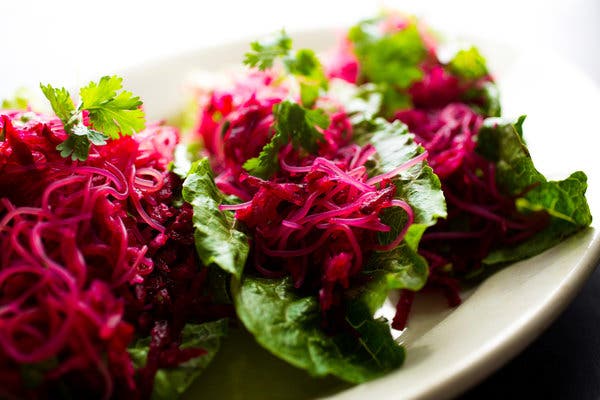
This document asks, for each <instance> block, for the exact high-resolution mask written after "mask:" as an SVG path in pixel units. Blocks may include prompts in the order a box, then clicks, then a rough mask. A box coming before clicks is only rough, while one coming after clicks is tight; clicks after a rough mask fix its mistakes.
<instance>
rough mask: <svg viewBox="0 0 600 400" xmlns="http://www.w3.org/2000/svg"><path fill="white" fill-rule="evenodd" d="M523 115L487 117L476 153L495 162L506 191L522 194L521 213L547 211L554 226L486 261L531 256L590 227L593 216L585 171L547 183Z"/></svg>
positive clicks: (519, 203) (499, 250)
mask: <svg viewBox="0 0 600 400" xmlns="http://www.w3.org/2000/svg"><path fill="white" fill-rule="evenodd" d="M523 119H524V118H523V117H522V118H520V119H519V120H518V121H517V123H516V124H513V123H511V122H509V121H505V120H502V119H498V118H488V119H486V120H485V122H484V126H483V127H482V128H481V131H480V133H479V139H478V146H477V151H478V152H479V153H481V154H482V155H483V156H485V157H486V158H488V159H489V160H491V161H494V162H495V163H496V169H497V173H496V174H497V175H496V181H497V183H498V185H499V187H500V189H501V190H502V191H503V192H504V193H509V194H511V195H514V196H517V195H519V194H521V193H524V192H525V193H524V194H523V195H521V196H520V197H519V198H517V200H516V201H517V206H518V207H519V209H520V210H521V211H522V212H530V211H541V210H543V211H546V212H547V213H548V214H549V216H550V218H551V220H550V225H549V226H548V227H546V228H545V229H544V230H542V231H541V232H538V233H537V234H536V235H534V236H533V237H531V238H529V239H528V240H526V241H524V242H522V243H519V244H517V245H516V246H510V247H500V248H497V249H495V250H493V251H492V252H491V253H490V254H489V255H488V256H487V257H486V258H485V259H484V263H485V264H487V265H491V264H500V263H507V262H513V261H517V260H520V259H523V258H527V257H531V256H533V255H536V254H539V253H541V252H542V251H544V250H546V249H548V248H550V247H552V246H554V245H556V244H558V243H559V242H561V241H562V240H563V239H564V238H565V237H567V236H569V235H572V234H573V233H575V232H576V231H578V230H581V229H583V228H585V227H587V226H588V225H589V224H590V223H591V222H592V215H591V213H590V209H589V206H588V204H587V201H586V199H585V191H586V189H587V178H586V175H585V174H584V173H583V172H581V171H577V172H574V173H573V174H571V175H570V176H569V177H568V178H566V179H565V180H562V181H548V180H546V178H545V177H544V176H543V175H542V174H541V173H540V172H539V171H538V170H537V169H536V168H535V166H534V165H533V161H532V159H531V156H530V155H529V151H528V150H527V147H526V146H525V143H524V142H523V139H522V124H523Z"/></svg>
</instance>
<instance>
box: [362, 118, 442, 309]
mask: <svg viewBox="0 0 600 400" xmlns="http://www.w3.org/2000/svg"><path fill="white" fill-rule="evenodd" d="M356 128H357V129H355V131H356V135H357V136H356V140H357V141H358V142H359V143H360V144H366V143H370V144H371V145H373V146H374V147H375V149H376V150H377V153H376V155H375V164H373V165H371V166H370V168H369V174H370V176H375V175H379V174H384V173H387V172H390V171H393V170H395V169H396V168H397V167H399V166H401V165H403V164H405V163H407V162H408V161H410V160H412V159H413V158H415V157H416V156H418V155H419V154H422V153H423V151H424V150H423V148H422V147H421V146H419V145H418V144H417V143H416V142H415V141H414V136H413V135H412V134H411V133H409V132H408V128H407V127H406V125H405V124H403V123H402V122H400V121H394V122H392V123H390V122H388V121H386V120H384V119H382V118H377V119H375V120H372V121H365V122H363V123H362V124H361V125H360V126H357V127H356ZM393 182H394V184H395V185H396V195H395V197H396V198H399V199H402V200H404V201H406V202H407V203H408V204H409V205H410V206H411V208H412V210H413V213H414V218H415V219H414V222H413V224H412V225H411V226H410V228H409V229H408V232H407V233H406V235H405V237H404V240H403V241H402V243H401V244H400V246H398V247H396V248H395V249H392V250H391V251H388V252H375V253H373V254H372V255H371V256H370V257H369V259H368V260H367V261H366V263H365V266H364V267H363V272H364V273H365V274H367V275H368V276H369V277H370V281H369V283H368V284H367V285H366V286H365V287H364V288H362V289H359V290H360V291H362V292H363V296H364V298H365V301H366V303H367V304H368V305H369V307H370V308H371V309H372V310H375V309H377V308H379V307H380V306H381V305H382V304H383V301H384V300H385V298H386V296H387V294H388V293H389V291H390V290H392V289H408V290H413V291H417V290H420V289H421V288H422V287H423V285H424V284H425V282H426V281H427V276H428V267H427V262H426V260H425V259H424V258H423V257H421V256H420V255H419V254H418V253H417V249H418V245H419V241H420V240H421V236H422V235H423V232H424V231H425V229H427V228H428V227H430V226H432V225H434V224H435V223H436V222H437V220H438V218H444V217H446V202H445V200H444V195H443V193H442V188H441V183H440V180H439V178H438V177H437V175H435V174H434V172H433V170H432V169H431V168H430V167H429V166H428V165H427V163H426V162H420V163H417V164H415V165H414V166H412V167H410V168H407V169H405V170H403V171H401V172H400V173H399V174H398V175H397V176H396V177H395V178H394V179H393ZM407 217H408V215H407V214H406V212H405V211H404V210H402V209H401V208H399V207H394V208H390V209H387V210H385V211H384V213H382V216H381V221H382V222H383V223H384V224H386V225H388V226H390V227H392V230H391V231H390V232H386V233H380V234H379V241H380V243H382V244H388V243H391V242H392V241H393V240H394V239H395V238H396V237H397V236H398V234H399V233H400V231H401V230H402V229H403V227H404V226H405V225H406V223H407Z"/></svg>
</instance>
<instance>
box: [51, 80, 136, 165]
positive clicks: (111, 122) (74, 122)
mask: <svg viewBox="0 0 600 400" xmlns="http://www.w3.org/2000/svg"><path fill="white" fill-rule="evenodd" d="M122 81H123V79H122V78H119V77H117V76H110V77H109V76H104V77H102V78H101V79H100V81H98V83H95V82H90V84H89V85H88V86H86V87H84V88H82V89H81V90H80V96H81V104H80V105H79V107H77V108H75V104H74V103H73V100H72V98H71V94H70V93H69V91H68V90H67V89H65V88H55V87H53V86H52V85H45V86H44V85H43V84H40V88H41V89H42V92H43V93H44V96H46V98H47V99H48V101H49V102H50V106H51V107H52V110H53V111H54V113H55V114H56V116H57V117H58V118H59V119H60V120H61V121H62V123H63V125H64V129H65V132H66V133H67V134H68V135H69V137H68V138H67V139H66V140H65V141H64V142H62V143H60V144H59V145H58V146H56V149H57V150H58V151H60V155H61V156H62V157H65V158H66V157H71V159H72V160H80V161H84V160H86V159H87V157H88V155H89V150H90V145H91V144H94V145H96V146H102V145H105V144H106V140H107V139H109V137H110V138H113V139H118V138H119V133H121V134H123V135H131V134H133V133H134V132H137V131H141V130H142V129H144V122H145V120H144V112H143V111H142V110H141V109H140V108H139V107H140V106H141V105H142V102H141V101H140V99H139V97H137V96H135V97H134V96H133V95H132V94H131V92H128V91H121V89H122ZM119 91H120V92H119ZM84 110H85V111H88V115H89V119H90V123H91V125H92V126H93V127H94V128H95V129H92V128H90V127H88V126H86V125H84V124H83V116H82V111H84Z"/></svg>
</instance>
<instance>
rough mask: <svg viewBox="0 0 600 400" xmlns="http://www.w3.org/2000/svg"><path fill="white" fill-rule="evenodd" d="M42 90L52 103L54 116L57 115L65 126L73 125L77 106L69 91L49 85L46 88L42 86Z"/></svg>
mask: <svg viewBox="0 0 600 400" xmlns="http://www.w3.org/2000/svg"><path fill="white" fill-rule="evenodd" d="M40 88H41V89H42V92H43V93H44V96H46V98H47V99H48V101H49V102H50V106H51V107H52V110H53V111H54V114H56V116H57V117H58V118H59V119H60V120H61V121H62V123H63V124H64V125H69V124H72V121H71V117H73V114H75V105H74V104H73V100H72V99H71V95H70V94H69V92H68V91H67V89H65V88H55V87H52V85H49V84H48V85H46V86H44V85H42V84H40ZM65 129H67V128H65Z"/></svg>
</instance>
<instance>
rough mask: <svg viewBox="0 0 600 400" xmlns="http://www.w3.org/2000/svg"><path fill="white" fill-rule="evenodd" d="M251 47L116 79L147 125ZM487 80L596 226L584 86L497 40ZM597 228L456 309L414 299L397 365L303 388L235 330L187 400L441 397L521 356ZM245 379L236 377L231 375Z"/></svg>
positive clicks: (327, 42) (298, 375)
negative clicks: (576, 183) (571, 183)
mask: <svg viewBox="0 0 600 400" xmlns="http://www.w3.org/2000/svg"><path fill="white" fill-rule="evenodd" d="M293 36H294V39H295V45H296V47H311V48H313V49H315V50H317V51H324V50H327V49H329V48H331V47H332V46H333V44H334V42H335V39H336V37H337V34H336V31H335V30H315V31H310V32H304V33H301V34H297V35H293ZM249 42H250V40H245V41H242V42H239V43H234V44H229V45H225V46H219V47H215V48H209V49H204V50H200V51H197V52H194V53H189V54H183V55H181V56H178V57H174V58H169V59H164V60H160V61H156V62H154V63H149V64H145V65H143V66H141V67H139V68H137V69H133V70H130V71H127V72H126V73H125V86H126V87H127V88H129V89H131V90H132V91H133V92H134V93H136V94H139V95H140V96H141V97H142V98H143V99H144V103H145V107H146V111H147V113H148V116H149V117H150V118H164V117H167V116H170V115H173V114H174V113H176V112H177V111H178V110H180V108H181V107H182V106H183V104H184V100H185V97H186V95H185V87H186V85H187V83H188V82H189V81H190V79H191V77H193V76H194V74H195V73H196V72H197V71H201V70H203V71H209V72H210V71H219V70H221V69H223V68H226V67H230V66H232V65H239V63H240V62H241V60H242V57H243V54H244V52H245V51H246V50H247V49H248V43H249ZM478 44H479V45H480V48H481V49H482V51H483V53H484V54H486V55H487V57H488V60H489V62H490V64H491V67H492V70H493V71H494V72H495V73H496V77H497V79H498V81H499V84H500V88H501V93H502V95H503V105H504V110H505V113H504V114H505V115H508V116H516V115H518V114H520V113H527V114H528V115H529V117H528V120H527V122H526V124H525V137H526V139H527V140H528V142H529V144H530V150H531V152H532V155H533V158H534V161H535V162H536V165H537V166H538V168H540V169H541V170H542V172H543V173H545V174H547V175H549V176H550V177H552V178H556V179H559V178H564V177H565V176H567V175H568V173H570V172H571V171H574V170H576V169H582V170H584V171H585V172H586V173H587V174H588V177H589V184H590V189H589V190H588V199H589V202H590V206H591V209H592V213H593V215H594V217H595V218H599V217H600V214H599V211H600V207H599V206H600V205H599V204H598V202H597V199H598V197H597V196H596V193H595V192H597V190H596V189H597V188H598V187H599V184H600V180H599V178H598V171H597V169H596V167H595V166H594V160H595V158H594V157H596V154H595V153H596V151H597V149H595V148H594V146H593V145H590V140H589V137H590V136H591V134H592V133H593V134H596V135H597V134H598V133H600V132H591V131H590V128H589V125H591V120H592V119H593V117H595V116H596V115H597V113H598V111H599V110H600V92H599V91H598V89H597V88H596V87H595V86H594V84H593V82H592V81H591V80H589V79H587V78H586V77H585V76H583V75H582V74H581V73H580V72H579V71H577V70H576V69H575V68H574V67H572V66H571V65H569V64H568V62H565V61H564V60H561V59H559V58H558V57H556V56H554V55H553V54H551V53H550V52H546V51H540V50H538V51H536V52H535V53H532V52H528V53H526V54H524V53H518V52H516V51H514V50H512V49H511V48H509V47H506V46H501V45H499V44H497V43H478ZM598 236H599V235H598V231H596V230H595V229H593V228H590V229H588V230H586V231H584V232H581V233H580V234H578V235H576V236H574V237H572V238H569V239H568V240H566V241H564V242H563V243H561V244H560V245H558V246H556V247H555V248H553V249H550V250H549V251H546V252H545V253H543V254H540V255H538V256H537V257H534V258H531V259H529V260H525V261H522V262H519V263H516V264H514V265H512V266H510V267H508V268H506V269H504V270H502V271H500V272H498V273H496V274H494V275H493V276H491V277H490V278H488V279H487V280H485V281H484V282H483V283H482V284H480V285H479V286H478V287H476V288H474V289H473V290H472V291H470V292H469V293H464V295H465V297H468V298H467V299H466V300H465V301H464V303H463V304H462V305H461V306H460V307H458V308H456V309H448V308H447V307H445V305H444V304H443V302H440V301H436V299H431V298H425V299H424V298H422V297H421V298H419V299H418V301H417V304H416V308H415V310H414V312H413V314H412V319H411V320H410V325H409V328H408V330H407V331H406V332H405V333H404V334H403V335H402V336H401V337H400V341H402V342H403V343H404V344H405V346H406V348H407V359H406V363H405V364H404V365H403V366H402V368H400V369H398V370H397V371H394V372H393V373H390V374H388V375H386V376H385V377H383V378H380V379H378V380H375V381H372V382H369V383H366V384H362V385H359V386H355V387H350V388H348V387H347V386H344V385H340V383H339V382H338V381H336V380H333V379H313V378H309V377H307V376H306V375H305V374H304V373H303V372H301V371H298V370H295V369H294V368H292V367H289V366H287V365H286V364H284V363H282V362H280V361H278V360H276V359H275V358H274V357H272V356H270V355H269V354H267V353H266V352H265V351H263V350H262V349H259V348H257V347H256V346H254V345H253V343H252V341H251V339H249V338H248V337H247V336H246V335H244V334H243V333H240V332H237V333H234V335H233V336H234V337H233V338H232V339H230V340H229V341H228V342H225V346H224V348H223V350H222V352H221V354H219V355H218V356H217V359H216V361H215V363H214V365H211V366H209V368H208V371H207V372H206V373H205V374H204V375H203V376H202V377H201V378H200V380H199V381H198V382H197V383H196V384H195V385H194V386H193V387H192V389H191V390H190V393H188V395H189V396H188V397H190V398H193V397H196V396H195V394H197V395H198V396H201V397H203V398H239V399H241V398H261V399H268V398H311V397H322V396H325V395H329V396H331V398H335V399H364V398H367V397H368V398H373V399H392V398H393V399H396V398H426V399H440V398H449V397H452V396H455V395H457V394H459V393H461V392H462V391H464V390H465V389H467V388H468V387H470V386H472V385H474V384H475V383H477V382H478V381H480V380H481V379H483V378H484V377H485V376H487V375H488V374H490V373H491V372H492V371H494V370H495V369H497V368H498V367H500V366H501V365H502V364H504V363H505V362H506V361H508V360H509V359H510V358H511V357H513V356H514V355H516V354H517V353H518V352H519V351H521V350H522V349H523V348H524V347H525V346H526V345H527V344H529V343H530V342H531V341H532V340H533V339H534V338H535V337H536V336H537V335H539V334H540V333H541V332H542V331H543V330H544V329H545V328H546V327H547V326H548V325H549V324H550V322H551V321H552V320H553V319H554V318H555V317H556V316H557V315H558V314H559V313H560V312H561V311H562V310H563V309H564V308H565V307H566V305H567V304H568V303H569V302H570V301H571V299H572V298H573V296H574V295H575V294H576V293H577V291H578V290H579V288H580V287H581V285H582V284H583V283H584V281H585V280H586V278H587V277H588V276H589V275H590V273H591V272H592V271H593V269H594V267H595V265H596V263H597V260H598V257H599V255H600V239H599V237H598ZM240 371H244V373H240Z"/></svg>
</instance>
